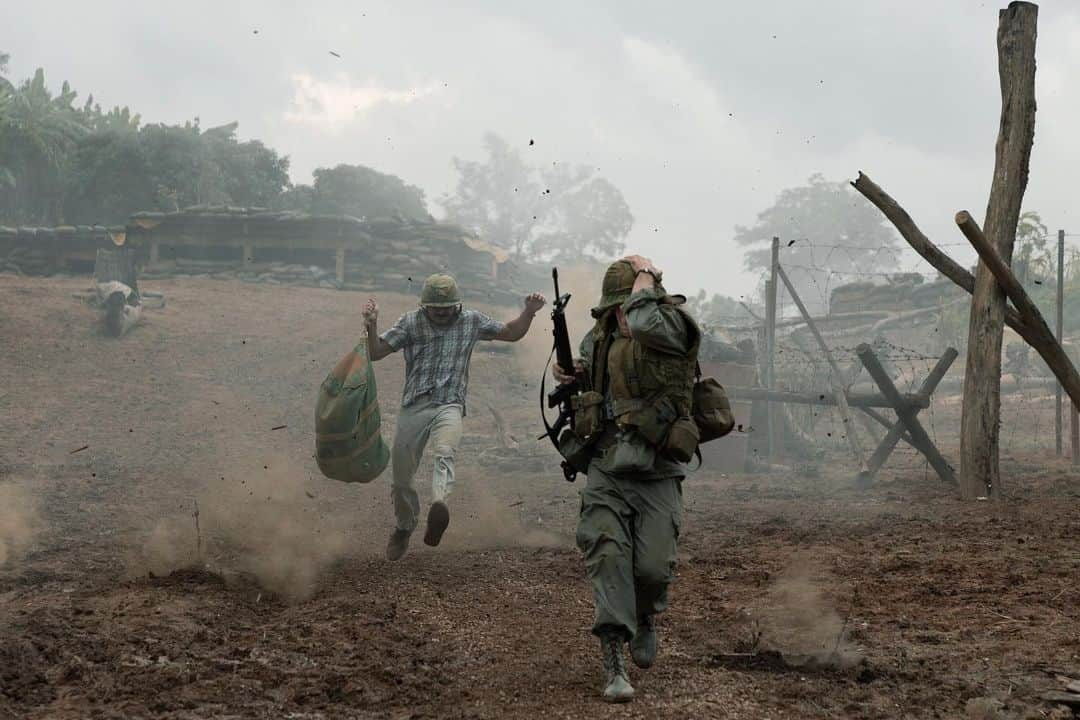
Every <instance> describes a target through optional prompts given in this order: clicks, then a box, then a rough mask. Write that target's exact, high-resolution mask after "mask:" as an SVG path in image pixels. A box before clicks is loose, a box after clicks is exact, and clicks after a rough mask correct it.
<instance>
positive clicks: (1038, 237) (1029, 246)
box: [1012, 210, 1055, 285]
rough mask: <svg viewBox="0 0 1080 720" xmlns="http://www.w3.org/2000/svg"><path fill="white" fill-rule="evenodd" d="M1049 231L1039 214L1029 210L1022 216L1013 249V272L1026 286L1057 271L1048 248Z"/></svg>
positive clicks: (1017, 227) (1017, 226)
mask: <svg viewBox="0 0 1080 720" xmlns="http://www.w3.org/2000/svg"><path fill="white" fill-rule="evenodd" d="M1047 236H1048V231H1047V229H1046V225H1043V222H1042V218H1041V217H1040V216H1039V213H1037V212H1035V211H1034V210H1029V211H1027V212H1025V213H1023V214H1021V215H1020V220H1019V222H1018V223H1017V225H1016V244H1015V245H1014V247H1013V262H1012V267H1013V272H1014V273H1016V277H1017V279H1018V280H1019V281H1020V282H1021V283H1022V284H1024V285H1027V284H1028V283H1029V282H1030V281H1032V280H1035V279H1041V278H1042V277H1043V276H1045V275H1048V274H1049V273H1050V272H1051V271H1052V270H1054V269H1055V263H1054V257H1053V253H1052V251H1051V250H1050V249H1049V248H1047V247H1046V239H1047Z"/></svg>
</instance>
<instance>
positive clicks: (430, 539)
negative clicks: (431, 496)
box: [424, 500, 450, 547]
mask: <svg viewBox="0 0 1080 720" xmlns="http://www.w3.org/2000/svg"><path fill="white" fill-rule="evenodd" d="M449 525H450V508H448V507H446V503H444V502H442V501H440V500H436V501H435V502H433V503H431V509H430V510H428V515H427V531H426V532H424V544H425V545H430V546H431V547H435V546H436V545H438V544H439V542H440V541H441V540H442V536H443V533H444V532H446V528H447V527H448V526H449Z"/></svg>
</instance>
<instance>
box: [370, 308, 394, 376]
mask: <svg viewBox="0 0 1080 720" xmlns="http://www.w3.org/2000/svg"><path fill="white" fill-rule="evenodd" d="M363 315H364V329H365V330H366V331H367V351H368V359H369V360H371V362H375V361H377V360H382V359H383V358H384V357H386V356H387V355H389V354H390V353H392V352H394V348H392V347H390V343H388V342H386V341H385V340H383V339H382V338H381V337H379V305H378V304H377V303H376V302H375V298H369V299H368V301H367V303H365V304H364V311H363Z"/></svg>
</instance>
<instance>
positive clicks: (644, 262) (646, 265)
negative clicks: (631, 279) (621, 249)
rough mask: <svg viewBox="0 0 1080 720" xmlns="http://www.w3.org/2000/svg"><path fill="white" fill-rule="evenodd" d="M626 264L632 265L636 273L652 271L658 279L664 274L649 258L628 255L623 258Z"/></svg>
mask: <svg viewBox="0 0 1080 720" xmlns="http://www.w3.org/2000/svg"><path fill="white" fill-rule="evenodd" d="M623 260H625V261H626V262H628V263H630V267H632V268H634V272H641V271H642V270H649V271H651V272H652V273H653V274H654V275H655V276H656V278H657V279H659V278H660V276H661V275H662V274H663V273H662V272H661V270H660V268H658V267H656V265H654V264H653V261H652V260H650V259H649V258H647V257H643V256H641V255H627V256H626V257H624V258H623Z"/></svg>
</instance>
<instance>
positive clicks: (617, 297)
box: [592, 260, 637, 317]
mask: <svg viewBox="0 0 1080 720" xmlns="http://www.w3.org/2000/svg"><path fill="white" fill-rule="evenodd" d="M636 277H637V273H635V272H634V266H633V265H631V264H630V263H629V262H628V261H626V260H616V261H615V262H613V263H611V264H610V265H608V269H607V272H605V273H604V284H603V286H602V288H601V290H600V292H601V295H600V304H599V305H597V306H596V307H594V308H593V309H592V314H593V317H599V316H600V314H601V313H603V312H604V311H605V310H607V309H608V308H612V307H615V306H616V305H622V304H623V303H624V302H626V301H627V300H628V299H629V298H630V294H631V293H632V292H633V289H634V279H635V278H636Z"/></svg>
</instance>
